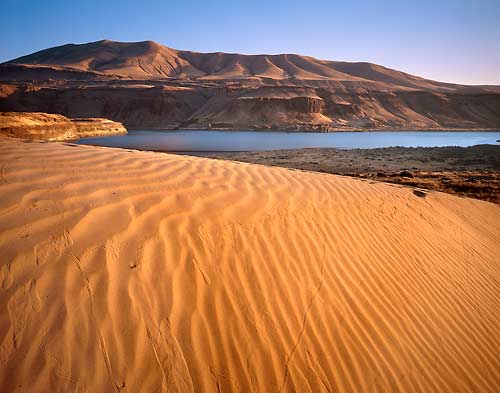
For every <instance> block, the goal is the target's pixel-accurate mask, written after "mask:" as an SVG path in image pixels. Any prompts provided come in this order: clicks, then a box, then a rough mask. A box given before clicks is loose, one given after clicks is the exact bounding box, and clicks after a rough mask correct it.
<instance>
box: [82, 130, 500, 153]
mask: <svg viewBox="0 0 500 393" xmlns="http://www.w3.org/2000/svg"><path fill="white" fill-rule="evenodd" d="M499 139H500V132H496V131H495V132H489V131H474V132H472V131H460V132H458V131H447V132H442V131H391V132H383V131H377V132H332V133H313V132H293V133H292V132H279V131H273V132H268V131H208V130H207V131H129V133H128V134H127V135H117V136H110V137H101V138H85V139H80V140H78V141H77V142H76V143H78V144H84V145H96V146H108V147H122V148H130V149H138V150H156V151H172V152H173V151H184V152H189V151H249V150H279V149H303V148H312V147H335V148H340V149H354V148H375V147H390V146H403V147H433V146H462V147H467V146H473V145H480V144H496V145H500V143H498V142H496V141H497V140H499Z"/></svg>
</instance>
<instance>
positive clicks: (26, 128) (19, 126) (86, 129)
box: [0, 112, 127, 141]
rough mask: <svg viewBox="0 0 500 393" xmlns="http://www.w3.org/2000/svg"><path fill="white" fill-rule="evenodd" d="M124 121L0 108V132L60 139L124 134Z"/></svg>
mask: <svg viewBox="0 0 500 393" xmlns="http://www.w3.org/2000/svg"><path fill="white" fill-rule="evenodd" d="M126 133H127V130H126V129H125V127H124V126H123V124H121V123H118V122H115V121H112V120H108V119H102V118H82V119H70V118H67V117H65V116H62V115H56V114H50V113H40V112H0V135H5V136H10V137H15V138H25V139H40V140H48V141H61V140H70V139H79V138H85V137H91V136H104V135H118V134H126Z"/></svg>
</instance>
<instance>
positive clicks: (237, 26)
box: [0, 0, 500, 85]
mask: <svg viewBox="0 0 500 393" xmlns="http://www.w3.org/2000/svg"><path fill="white" fill-rule="evenodd" d="M102 39H110V40H115V41H145V40H153V41H156V42H158V43H160V44H163V45H166V46H169V47H171V48H176V49H185V50H193V51H199V52H216V51H220V52H238V53H245V54H258V53H268V54H275V53H298V54H302V55H309V56H313V57H317V58H320V59H325V60H341V61H368V62H372V63H376V64H381V65H384V66H386V67H390V68H394V69H397V70H400V71H405V72H408V73H410V74H414V75H418V76H422V77H425V78H429V79H434V80H438V81H443V82H454V83H463V84H498V85H500V0H434V1H429V0H413V1H395V0H386V1H382V0H378V1H375V0H365V1H363V0H357V1H347V0H301V1H292V0H289V1H285V0H253V1H252V0H240V1H237V0H233V1H230V0H199V1H195V0H177V1H169V0H142V1H130V0H85V1H83V0H82V1H77V0H73V1H72V0H0V62H3V61H7V60H10V59H13V58H16V57H19V56H22V55H26V54H29V53H32V52H35V51H38V50H42V49H45V48H49V47H53V46H58V45H64V44H68V43H74V44H79V43H86V42H91V41H98V40H102Z"/></svg>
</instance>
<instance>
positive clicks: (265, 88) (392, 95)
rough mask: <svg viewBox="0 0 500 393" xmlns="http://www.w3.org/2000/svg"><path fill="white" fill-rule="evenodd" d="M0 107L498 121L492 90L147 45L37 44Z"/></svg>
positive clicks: (376, 121) (233, 124)
mask: <svg viewBox="0 0 500 393" xmlns="http://www.w3.org/2000/svg"><path fill="white" fill-rule="evenodd" d="M0 83H2V86H0V109H3V110H23V111H38V110H39V111H45V112H52V113H60V114H63V115H68V116H71V117H81V116H85V117H107V118H110V119H113V120H116V121H120V122H123V123H124V124H125V125H126V126H127V127H129V128H146V127H147V128H177V127H182V128H186V127H187V128H207V127H214V128H256V129H268V128H286V129H312V130H316V129H322V130H334V129H351V128H361V129H365V128H366V129H372V128H380V129H391V128H410V129H439V128H498V127H500V109H499V108H500V87H498V86H464V85H457V84H449V83H442V82H436V81H432V80H428V79H424V78H420V77H417V76H413V75H409V74H406V73H404V72H400V71H396V70H392V69H390V68H386V67H383V66H380V65H376V64H371V63H348V62H339V61H327V60H318V59H315V58H313V57H309V56H300V55H296V54H278V55H265V54H263V55H242V54H234V53H221V52H216V53H198V52H191V51H182V50H176V49H172V48H168V47H166V46H163V45H160V44H157V43H155V42H152V41H143V42H136V43H125V42H114V41H108V40H104V41H98V42H92V43H87V44H81V45H75V44H68V45H63V46H59V47H55V48H50V49H45V50H42V51H40V52H36V53H33V54H30V55H27V56H23V57H20V58H17V59H14V60H11V61H8V62H6V63H3V64H2V65H0Z"/></svg>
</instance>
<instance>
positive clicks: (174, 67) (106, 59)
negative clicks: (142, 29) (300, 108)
mask: <svg viewBox="0 0 500 393" xmlns="http://www.w3.org/2000/svg"><path fill="white" fill-rule="evenodd" d="M8 63H17V64H32V65H35V64H36V65H45V66H64V67H69V68H74V69H78V70H83V71H97V72H100V73H106V74H113V75H120V76H124V77H129V78H145V79H151V78H165V77H169V78H171V77H175V78H205V79H238V78H251V77H257V78H271V79H278V80H282V79H289V78H290V79H297V80H332V81H358V82H362V81H369V82H380V83H384V84H387V85H395V86H404V87H411V88H418V89H426V90H427V89H436V88H448V89H449V88H453V86H454V85H451V84H447V83H440V82H434V81H430V80H427V79H423V78H419V77H416V76H413V75H409V74H406V73H403V72H400V71H396V70H392V69H390V68H386V67H382V66H380V65H376V64H371V63H347V62H337V61H326V60H318V59H315V58H313V57H309V56H300V55H296V54H278V55H242V54H237V53H222V52H215V53H199V52H191V51H180V50H175V49H171V48H168V47H166V46H163V45H160V44H157V43H156V42H153V41H143V42H131V43H126V42H114V41H108V40H103V41H97V42H92V43H88V44H81V45H75V44H68V45H63V46H58V47H55V48H49V49H45V50H42V51H40V52H36V53H33V54H31V55H28V56H23V57H19V58H17V59H14V60H11V61H9V62H8Z"/></svg>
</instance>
